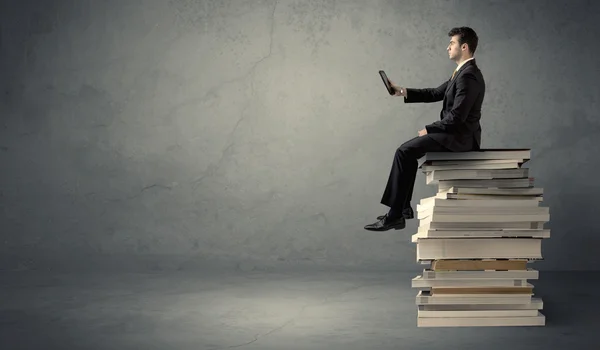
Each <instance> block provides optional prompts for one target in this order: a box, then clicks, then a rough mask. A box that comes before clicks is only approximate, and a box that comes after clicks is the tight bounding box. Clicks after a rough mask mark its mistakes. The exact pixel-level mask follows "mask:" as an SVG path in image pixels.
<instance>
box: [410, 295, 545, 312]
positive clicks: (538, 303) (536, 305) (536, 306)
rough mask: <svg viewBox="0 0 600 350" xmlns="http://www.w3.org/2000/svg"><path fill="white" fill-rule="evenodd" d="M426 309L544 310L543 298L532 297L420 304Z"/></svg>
mask: <svg viewBox="0 0 600 350" xmlns="http://www.w3.org/2000/svg"><path fill="white" fill-rule="evenodd" d="M417 307H418V308H419V309H421V310H424V311H465V310H474V311H477V310H542V309H543V308H544V302H543V300H542V298H538V297H532V298H531V299H530V302H527V303H522V304H424V305H418V306H417Z"/></svg>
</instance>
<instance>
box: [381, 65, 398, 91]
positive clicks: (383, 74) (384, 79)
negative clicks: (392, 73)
mask: <svg viewBox="0 0 600 350" xmlns="http://www.w3.org/2000/svg"><path fill="white" fill-rule="evenodd" d="M379 75H380V76H381V79H382V80H383V84H384V85H385V88H386V89H387V91H388V93H389V94H390V95H394V94H395V93H396V89H394V88H393V87H392V85H390V81H389V80H388V78H387V75H386V74H385V72H384V71H382V70H380V71H379Z"/></svg>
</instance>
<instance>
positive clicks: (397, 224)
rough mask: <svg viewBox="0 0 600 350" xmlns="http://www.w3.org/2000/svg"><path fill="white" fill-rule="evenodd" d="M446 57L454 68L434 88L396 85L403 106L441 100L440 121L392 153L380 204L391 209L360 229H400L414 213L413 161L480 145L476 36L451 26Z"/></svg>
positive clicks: (482, 86) (480, 86) (480, 87)
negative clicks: (447, 78)
mask: <svg viewBox="0 0 600 350" xmlns="http://www.w3.org/2000/svg"><path fill="white" fill-rule="evenodd" d="M448 36H449V37H450V44H449V45H448V48H447V50H448V56H449V57H450V59H451V60H453V61H454V62H456V64H457V67H456V69H455V70H454V73H453V74H452V77H451V78H450V79H449V80H448V81H446V82H444V83H443V84H442V85H440V86H439V87H437V88H427V89H414V88H403V87H400V86H396V85H394V84H393V83H391V82H390V84H391V85H392V87H393V88H394V89H395V91H396V93H395V95H396V96H403V97H404V102H405V103H416V102H424V103H430V102H438V101H443V103H442V110H441V112H440V120H438V121H436V122H434V123H431V124H429V125H427V126H425V128H424V129H422V130H420V131H419V132H418V135H419V136H417V137H415V138H413V139H411V140H409V141H407V142H405V143H404V144H403V145H402V146H400V147H399V148H398V149H397V150H396V154H395V155H394V160H393V163H392V168H391V171H390V174H389V178H388V182H387V186H386V188H385V191H384V193H383V197H382V199H381V204H383V205H386V206H388V207H390V209H389V212H388V213H387V214H385V215H382V216H379V217H378V218H377V219H378V221H377V222H375V223H373V224H369V225H367V226H365V229H366V230H370V231H387V230H389V229H392V228H393V229H396V230H400V229H403V228H405V227H406V219H412V218H413V217H414V213H413V210H412V207H411V205H410V201H411V199H412V193H413V186H414V182H415V178H416V174H417V169H418V159H420V158H422V157H423V156H424V155H425V154H426V153H428V152H466V151H473V150H479V149H480V147H481V126H480V124H479V120H480V119H481V104H482V103H483V98H484V95H485V82H484V80H483V76H482V74H481V71H480V70H479V68H478V67H477V64H476V62H475V59H474V58H473V55H474V54H475V50H476V49H477V42H478V37H477V34H476V33H475V31H473V29H471V28H468V27H460V28H453V29H452V30H450V32H449V33H448Z"/></svg>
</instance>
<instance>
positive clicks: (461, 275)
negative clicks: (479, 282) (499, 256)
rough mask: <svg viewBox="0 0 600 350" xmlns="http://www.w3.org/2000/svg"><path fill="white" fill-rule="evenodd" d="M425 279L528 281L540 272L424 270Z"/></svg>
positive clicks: (536, 277) (531, 270)
mask: <svg viewBox="0 0 600 350" xmlns="http://www.w3.org/2000/svg"><path fill="white" fill-rule="evenodd" d="M422 276H423V279H429V280H460V279H469V280H475V279H509V280H510V279H528V280H536V279H538V278H539V271H538V270H535V269H532V268H528V269H527V270H512V271H501V270H489V271H434V270H431V269H423V274H422Z"/></svg>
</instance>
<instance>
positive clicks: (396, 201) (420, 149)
mask: <svg viewBox="0 0 600 350" xmlns="http://www.w3.org/2000/svg"><path fill="white" fill-rule="evenodd" d="M428 152H451V150H450V149H448V148H446V147H444V146H443V145H442V144H440V143H438V142H437V141H435V140H434V139H432V138H431V137H429V135H423V136H418V137H415V138H413V139H411V140H408V141H406V142H405V143H403V144H402V145H401V146H400V147H399V148H398V149H397V150H396V154H395V155H394V161H393V162H392V168H391V170H390V174H389V177H388V181H387V185H386V187H385V191H384V192H383V197H382V198H381V204H383V205H386V206H388V207H390V208H391V211H393V212H396V213H400V212H401V211H402V209H404V208H408V207H410V201H411V200H412V194H413V188H414V184H415V179H416V177H417V170H418V167H419V163H418V160H419V159H420V158H422V157H423V156H425V154H426V153H428Z"/></svg>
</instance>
